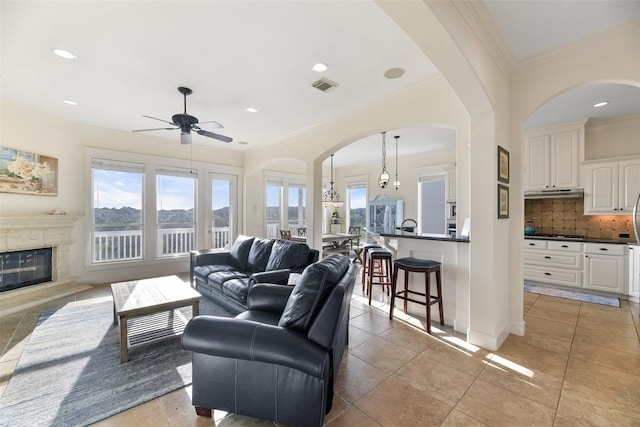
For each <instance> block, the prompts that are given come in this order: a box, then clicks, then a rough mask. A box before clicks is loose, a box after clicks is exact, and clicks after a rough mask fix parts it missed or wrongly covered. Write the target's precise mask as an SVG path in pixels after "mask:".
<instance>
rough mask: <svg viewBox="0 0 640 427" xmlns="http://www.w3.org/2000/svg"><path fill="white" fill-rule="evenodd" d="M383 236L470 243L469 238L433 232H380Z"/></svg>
mask: <svg viewBox="0 0 640 427" xmlns="http://www.w3.org/2000/svg"><path fill="white" fill-rule="evenodd" d="M380 235H381V236H383V237H391V238H403V239H418V240H437V241H440V242H459V243H469V239H463V238H460V237H455V236H454V237H451V236H449V235H448V234H431V233H406V232H405V233H400V232H398V233H380Z"/></svg>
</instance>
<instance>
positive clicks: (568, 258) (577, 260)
mask: <svg viewBox="0 0 640 427" xmlns="http://www.w3.org/2000/svg"><path fill="white" fill-rule="evenodd" d="M523 259H524V263H525V268H526V267H527V266H528V265H539V266H549V267H557V268H572V269H581V268H582V254H581V253H575V254H572V253H560V252H533V251H532V252H526V251H525V252H524V254H523Z"/></svg>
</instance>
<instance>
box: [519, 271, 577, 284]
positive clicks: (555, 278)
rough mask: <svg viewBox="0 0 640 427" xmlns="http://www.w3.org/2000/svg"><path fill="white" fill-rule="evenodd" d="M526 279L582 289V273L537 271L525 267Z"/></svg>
mask: <svg viewBox="0 0 640 427" xmlns="http://www.w3.org/2000/svg"><path fill="white" fill-rule="evenodd" d="M523 273H524V279H525V280H530V281H532V282H541V283H551V284H555V285H564V286H572V287H582V271H578V270H575V271H572V270H564V271H558V270H554V269H543V268H541V269H537V268H534V267H531V268H527V267H525V269H524V271H523Z"/></svg>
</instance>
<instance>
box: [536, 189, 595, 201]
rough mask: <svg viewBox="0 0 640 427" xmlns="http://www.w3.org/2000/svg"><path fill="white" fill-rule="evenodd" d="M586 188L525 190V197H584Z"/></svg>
mask: <svg viewBox="0 0 640 427" xmlns="http://www.w3.org/2000/svg"><path fill="white" fill-rule="evenodd" d="M583 197H584V190H583V189H582V188H554V189H550V190H541V191H525V192H524V198H525V199H552V198H556V199H557V198H571V199H582V198H583Z"/></svg>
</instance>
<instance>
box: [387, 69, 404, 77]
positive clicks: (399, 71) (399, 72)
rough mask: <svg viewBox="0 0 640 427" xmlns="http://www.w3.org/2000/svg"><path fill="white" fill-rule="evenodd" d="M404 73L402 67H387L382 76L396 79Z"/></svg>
mask: <svg viewBox="0 0 640 427" xmlns="http://www.w3.org/2000/svg"><path fill="white" fill-rule="evenodd" d="M403 75H404V68H400V67H397V68H389V69H388V70H387V71H385V73H384V76H385V77H386V78H388V79H397V78H400V77H402V76H403Z"/></svg>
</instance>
